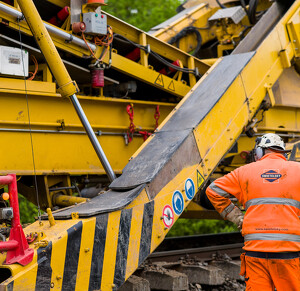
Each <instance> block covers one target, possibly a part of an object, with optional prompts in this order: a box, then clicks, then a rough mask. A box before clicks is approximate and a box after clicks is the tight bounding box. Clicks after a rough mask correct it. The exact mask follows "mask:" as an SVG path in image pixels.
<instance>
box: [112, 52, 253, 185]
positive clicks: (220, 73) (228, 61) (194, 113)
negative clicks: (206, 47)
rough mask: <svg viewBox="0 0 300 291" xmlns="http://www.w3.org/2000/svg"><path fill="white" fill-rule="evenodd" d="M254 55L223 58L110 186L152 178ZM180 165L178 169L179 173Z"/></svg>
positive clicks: (140, 181) (146, 180)
mask: <svg viewBox="0 0 300 291" xmlns="http://www.w3.org/2000/svg"><path fill="white" fill-rule="evenodd" d="M254 54H255V52H250V53H245V54H239V55H231V56H227V57H224V58H223V59H222V61H221V62H220V63H219V64H218V65H217V66H216V67H215V68H214V69H213V70H212V71H211V72H210V74H209V75H208V76H207V77H206V78H205V79H204V80H203V81H202V83H201V84H200V85H199V86H198V87H197V88H196V90H195V91H194V92H192V93H191V94H190V96H189V97H188V98H187V99H185V100H183V104H182V103H181V106H180V105H179V107H178V110H177V111H176V112H175V113H174V114H173V116H172V117H171V118H170V120H169V121H168V122H167V123H166V124H165V125H164V126H163V127H162V128H161V130H160V131H159V132H156V133H155V137H154V138H153V139H152V140H151V141H150V142H149V143H148V144H147V145H146V146H145V147H144V148H143V150H142V151H141V152H140V154H139V155H138V156H137V157H136V158H134V159H133V160H131V161H130V162H129V163H128V164H127V165H126V166H125V168H124V170H123V174H122V175H121V176H120V177H119V178H117V179H116V180H114V181H113V182H112V183H111V184H110V188H111V189H113V190H121V189H123V190H124V189H132V188H135V187H137V186H138V185H141V184H146V183H149V182H150V181H152V180H153V179H154V177H155V176H156V175H157V174H158V173H159V172H160V171H161V170H162V168H163V167H164V166H165V165H166V164H167V163H168V162H169V160H170V159H171V157H172V156H174V154H175V153H176V151H178V148H179V147H180V146H181V145H182V144H183V143H184V141H185V140H186V139H187V137H188V136H189V135H190V133H191V132H192V131H193V129H194V128H195V127H196V126H197V125H198V124H199V123H200V122H201V121H202V120H203V119H204V118H205V116H206V115H207V114H208V113H209V112H210V110H211V109H212V108H213V107H214V106H215V104H216V103H217V102H218V101H219V100H220V99H221V98H222V96H223V94H224V93H225V92H226V90H227V88H228V87H229V86H230V85H231V84H232V82H233V81H234V80H235V79H236V78H237V76H238V75H239V74H240V72H241V71H242V69H243V68H244V67H245V66H246V65H247V63H248V62H249V61H250V60H251V58H252V57H253V55H254ZM216 84H217V86H216ZM187 160H188V159H187ZM184 166H186V165H185V164H182V165H180V167H181V168H183V167H184ZM181 168H178V169H177V170H178V172H179V171H180V169H181ZM174 174H176V173H174Z"/></svg>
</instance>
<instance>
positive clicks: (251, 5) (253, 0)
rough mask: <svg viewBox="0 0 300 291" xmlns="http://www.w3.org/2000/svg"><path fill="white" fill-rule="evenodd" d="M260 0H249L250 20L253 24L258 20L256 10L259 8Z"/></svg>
mask: <svg viewBox="0 0 300 291" xmlns="http://www.w3.org/2000/svg"><path fill="white" fill-rule="evenodd" d="M257 5H258V0H250V2H249V21H250V23H251V24H255V23H256V22H257V19H256V10H257Z"/></svg>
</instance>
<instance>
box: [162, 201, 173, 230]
mask: <svg viewBox="0 0 300 291" xmlns="http://www.w3.org/2000/svg"><path fill="white" fill-rule="evenodd" d="M163 222H164V225H165V226H166V227H167V228H169V227H171V226H172V225H173V223H174V211H173V209H172V208H171V206H170V205H166V206H165V207H164V209H163Z"/></svg>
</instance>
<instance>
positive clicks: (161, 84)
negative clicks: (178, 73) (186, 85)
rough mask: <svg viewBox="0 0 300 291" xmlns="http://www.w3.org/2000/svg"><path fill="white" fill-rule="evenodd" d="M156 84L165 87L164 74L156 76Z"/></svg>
mask: <svg viewBox="0 0 300 291" xmlns="http://www.w3.org/2000/svg"><path fill="white" fill-rule="evenodd" d="M154 83H155V84H156V85H158V86H162V87H164V80H163V76H162V74H159V75H158V77H157V78H156V80H155V82H154Z"/></svg>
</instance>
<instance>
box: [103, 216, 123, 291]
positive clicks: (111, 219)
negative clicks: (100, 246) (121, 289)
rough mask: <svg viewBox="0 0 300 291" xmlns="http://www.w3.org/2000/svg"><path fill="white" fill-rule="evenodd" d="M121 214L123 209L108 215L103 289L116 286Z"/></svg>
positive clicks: (110, 288)
mask: <svg viewBox="0 0 300 291" xmlns="http://www.w3.org/2000/svg"><path fill="white" fill-rule="evenodd" d="M120 216H121V211H116V212H112V213H110V214H109V216H108V223H107V233H106V243H105V251H104V259H103V271H102V281H101V290H112V288H113V287H114V286H113V282H114V275H115V266H116V255H117V245H118V238H119V225H120Z"/></svg>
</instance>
